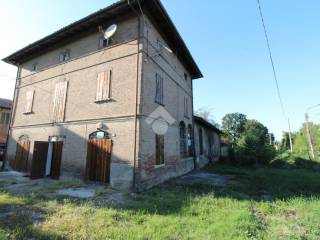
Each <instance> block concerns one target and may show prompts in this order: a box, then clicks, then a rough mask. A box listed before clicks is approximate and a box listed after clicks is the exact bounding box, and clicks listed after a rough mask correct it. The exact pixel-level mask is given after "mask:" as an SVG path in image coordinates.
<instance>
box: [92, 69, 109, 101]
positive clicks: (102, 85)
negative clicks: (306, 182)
mask: <svg viewBox="0 0 320 240" xmlns="http://www.w3.org/2000/svg"><path fill="white" fill-rule="evenodd" d="M111 80H112V70H108V71H104V72H101V73H99V74H98V77H97V92H96V102H102V101H107V100H110V98H111Z"/></svg>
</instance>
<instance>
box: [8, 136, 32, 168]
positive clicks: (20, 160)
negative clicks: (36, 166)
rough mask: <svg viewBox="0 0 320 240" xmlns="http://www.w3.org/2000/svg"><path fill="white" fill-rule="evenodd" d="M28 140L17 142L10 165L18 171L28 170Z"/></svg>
mask: <svg viewBox="0 0 320 240" xmlns="http://www.w3.org/2000/svg"><path fill="white" fill-rule="evenodd" d="M29 149H30V142H29V141H19V142H17V150H16V157H15V159H14V160H13V161H12V162H11V164H10V165H11V167H12V169H14V170H15V171H18V172H28V157H29Z"/></svg>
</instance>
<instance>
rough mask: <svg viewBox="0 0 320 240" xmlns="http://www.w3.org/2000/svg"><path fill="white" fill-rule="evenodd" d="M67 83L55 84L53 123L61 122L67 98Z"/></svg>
mask: <svg viewBox="0 0 320 240" xmlns="http://www.w3.org/2000/svg"><path fill="white" fill-rule="evenodd" d="M67 89H68V82H59V83H57V84H56V88H55V92H54V99H53V118H52V121H53V122H63V121H64V113H65V105H66V98H67Z"/></svg>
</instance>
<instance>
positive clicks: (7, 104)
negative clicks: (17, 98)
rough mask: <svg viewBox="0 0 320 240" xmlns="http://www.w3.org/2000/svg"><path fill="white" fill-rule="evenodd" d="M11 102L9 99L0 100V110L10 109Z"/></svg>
mask: <svg viewBox="0 0 320 240" xmlns="http://www.w3.org/2000/svg"><path fill="white" fill-rule="evenodd" d="M11 107H12V101H11V100H9V99H4V98H0V108H6V109H11Z"/></svg>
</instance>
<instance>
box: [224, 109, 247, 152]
mask: <svg viewBox="0 0 320 240" xmlns="http://www.w3.org/2000/svg"><path fill="white" fill-rule="evenodd" d="M246 122H247V116H246V115H244V114H242V113H229V114H227V115H225V116H224V117H223V118H222V128H223V130H224V132H225V133H226V137H227V140H228V141H230V142H231V143H232V146H233V147H234V146H235V144H236V141H237V139H238V138H239V137H240V135H241V133H242V132H243V131H244V125H245V123H246Z"/></svg>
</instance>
